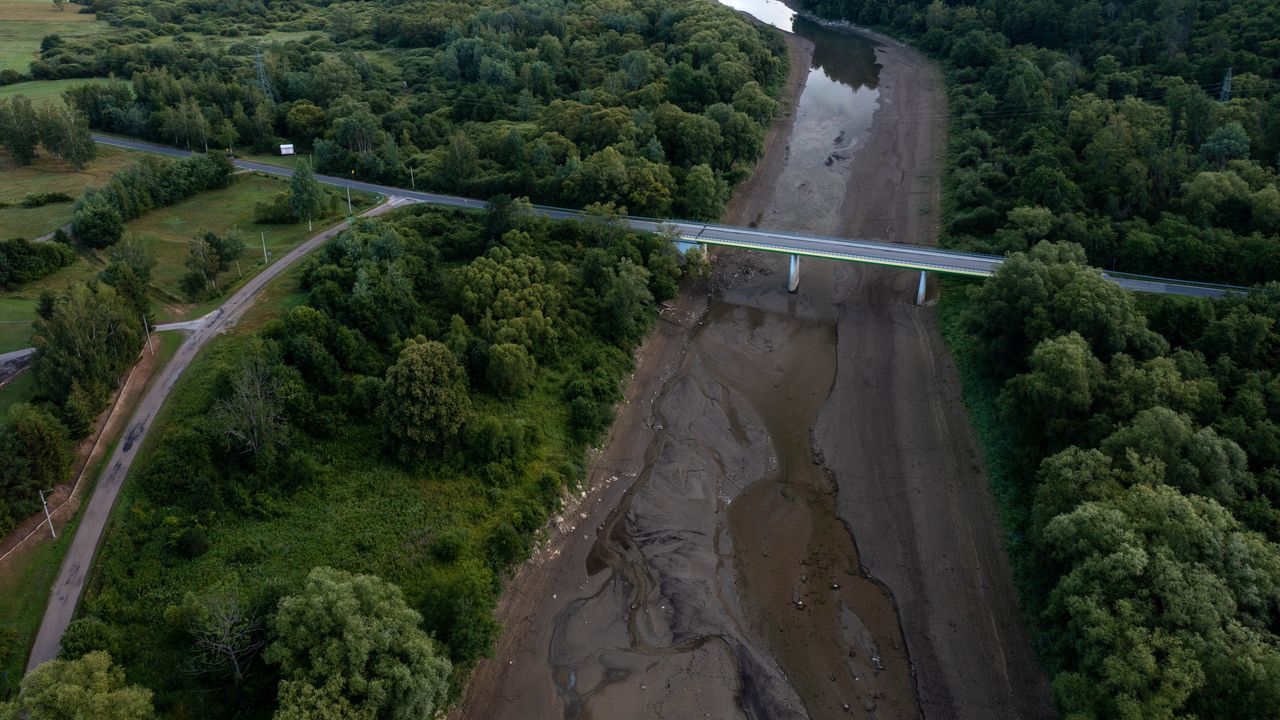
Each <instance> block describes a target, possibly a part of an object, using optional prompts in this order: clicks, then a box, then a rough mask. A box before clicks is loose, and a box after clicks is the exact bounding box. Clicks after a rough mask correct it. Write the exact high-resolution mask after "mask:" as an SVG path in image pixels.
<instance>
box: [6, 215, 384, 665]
mask: <svg viewBox="0 0 1280 720" xmlns="http://www.w3.org/2000/svg"><path fill="white" fill-rule="evenodd" d="M404 202H405V201H404V200H402V199H400V198H393V199H392V200H391V201H390V202H388V203H384V204H382V205H379V206H378V207H376V208H374V209H373V210H370V211H369V212H368V213H365V214H366V215H367V214H376V213H380V212H385V211H386V210H388V209H390V207H394V206H396V205H399V204H403V203H404ZM346 226H347V225H346V223H342V224H339V225H337V226H335V227H332V228H329V229H328V230H325V231H324V232H322V233H320V234H319V235H316V236H315V237H313V238H311V239H309V240H307V241H306V242H304V243H302V244H301V245H299V246H298V247H296V248H294V249H293V250H292V251H290V252H289V253H287V254H286V255H285V256H284V257H282V258H280V259H279V260H277V261H275V262H274V263H272V264H271V265H269V266H267V267H266V269H264V270H263V271H262V272H261V273H259V274H258V275H257V276H256V277H254V278H253V279H252V280H250V281H249V282H247V283H245V285H244V286H243V287H241V288H240V289H239V290H237V291H236V292H235V294H233V295H232V296H231V297H230V298H228V299H227V301H226V302H224V303H223V304H222V305H221V306H220V307H219V308H218V309H217V310H215V311H213V312H212V313H210V314H209V315H206V316H205V317H204V318H202V319H201V320H199V321H194V327H193V328H191V329H192V332H191V335H190V336H189V337H188V338H187V339H186V341H185V342H184V343H182V346H181V347H180V348H178V353H177V355H175V356H174V358H173V359H172V360H171V361H169V364H168V365H166V366H165V367H164V369H163V370H162V371H161V372H160V376H159V377H158V378H157V379H156V381H155V382H153V383H152V385H151V387H150V388H149V389H148V390H147V392H146V394H145V395H143V397H142V400H141V401H140V402H139V403H138V406H137V408H135V409H134V411H133V417H131V418H130V419H129V424H128V425H127V426H126V427H127V429H126V430H125V435H124V437H123V439H122V442H120V443H119V444H118V445H117V446H116V449H115V452H113V453H112V454H111V457H110V458H108V460H107V466H106V467H107V468H108V469H107V471H106V472H105V473H104V474H103V475H102V476H101V477H100V478H99V479H98V484H97V487H95V488H94V490H93V495H91V496H90V498H89V502H88V505H87V506H86V507H85V510H84V514H83V515H82V516H81V518H80V525H79V527H78V528H77V529H76V534H75V537H74V538H73V539H72V540H71V547H70V548H69V549H68V550H67V554H66V557H64V558H63V560H62V568H61V569H60V570H59V571H58V578H57V580H55V581H54V584H53V591H52V592H51V593H50V594H49V605H48V608H47V609H46V610H45V613H44V619H43V620H42V621H41V623H40V631H39V633H38V634H37V635H36V641H35V644H34V646H33V647H32V649H31V657H30V659H29V660H28V662H27V671H28V672H30V671H31V670H32V669H33V668H35V667H36V666H37V665H39V664H40V663H42V662H45V661H46V660H52V659H53V658H55V657H57V655H58V648H59V646H60V644H61V641H62V633H63V631H65V630H66V629H67V625H68V624H69V623H70V622H71V620H72V619H73V618H74V617H75V612H76V605H77V604H78V603H79V602H80V596H81V594H82V593H83V592H84V584H85V579H86V577H87V575H88V572H89V568H90V567H91V566H92V564H93V556H94V554H95V552H97V548H98V542H99V540H101V538H102V531H103V529H104V528H105V527H106V523H107V519H108V518H109V517H110V515H111V508H112V506H113V505H115V502H116V497H117V496H118V495H119V493H120V487H121V485H122V484H123V483H124V479H125V477H126V476H127V475H128V474H129V469H130V468H131V467H132V466H133V460H134V457H135V456H136V455H137V452H138V448H139V447H140V446H141V445H142V443H143V441H144V440H145V439H146V437H147V432H148V431H149V430H150V429H151V422H152V421H153V420H154V419H155V416H156V413H157V412H159V410H160V406H161V405H163V404H164V401H165V398H167V397H168V396H169V391H170V390H172V389H173V386H174V383H176V382H177V381H178V377H179V376H180V375H182V371H183V370H186V368H187V366H188V365H189V364H191V360H192V358H194V357H195V356H196V354H197V353H198V352H200V349H201V348H202V347H204V345H205V343H207V342H208V341H209V340H210V338H212V337H214V336H215V335H217V334H218V333H220V332H222V331H223V330H225V329H227V328H228V327H230V326H231V325H232V324H234V323H235V322H236V320H238V319H239V318H240V316H241V315H242V314H243V313H244V311H245V309H247V308H248V307H249V305H250V304H251V301H252V299H253V297H254V295H256V294H257V293H258V292H259V291H260V290H262V288H263V287H264V286H266V284H267V283H268V282H270V281H271V279H272V278H274V277H276V276H277V275H279V274H280V273H281V272H283V271H284V270H285V269H287V268H288V267H289V266H290V265H292V264H293V263H294V262H295V261H297V260H298V259H299V258H301V257H303V256H304V255H306V254H307V253H309V252H311V251H312V250H314V249H316V248H317V247H319V246H320V245H321V244H323V243H324V242H325V241H326V240H328V239H329V238H332V237H333V236H334V235H337V234H338V233H339V232H341V231H342V230H343V229H344V228H345V227H346ZM179 325H185V323H179Z"/></svg>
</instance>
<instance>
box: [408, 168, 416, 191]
mask: <svg viewBox="0 0 1280 720" xmlns="http://www.w3.org/2000/svg"><path fill="white" fill-rule="evenodd" d="M409 187H410V188H412V189H414V190H417V189H418V184H417V183H416V182H414V181H413V166H412V165H410V166H409Z"/></svg>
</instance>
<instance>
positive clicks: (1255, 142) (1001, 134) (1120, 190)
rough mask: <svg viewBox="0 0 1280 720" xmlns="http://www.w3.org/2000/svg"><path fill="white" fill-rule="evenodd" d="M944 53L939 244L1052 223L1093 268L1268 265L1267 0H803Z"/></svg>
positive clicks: (1279, 117)
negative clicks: (945, 124) (947, 123)
mask: <svg viewBox="0 0 1280 720" xmlns="http://www.w3.org/2000/svg"><path fill="white" fill-rule="evenodd" d="M805 5H806V7H809V8H812V9H813V10H814V11H815V12H818V13H819V14H821V15H823V16H826V17H832V18H845V19H848V20H851V21H853V22H856V23H862V24H865V25H873V26H876V27H881V28H884V29H886V30H887V31H889V32H891V33H892V34H894V35H895V36H897V37H900V38H902V39H904V40H908V41H910V42H912V43H913V44H916V45H917V46H918V47H920V48H922V49H923V50H926V51H927V52H929V53H930V54H931V55H932V56H934V57H936V58H938V59H939V60H941V61H943V62H944V65H945V73H946V77H947V83H948V103H949V106H950V107H949V109H948V114H949V116H950V118H951V130H950V137H949V157H948V161H947V180H946V207H945V217H944V223H945V224H944V228H943V238H942V241H943V243H944V244H946V245H949V246H951V247H955V248H960V249H972V250H979V251H984V252H995V253H1001V254H1003V253H1007V252H1014V251H1018V250H1026V249H1027V248H1029V247H1030V246H1031V245H1033V244H1035V243H1037V242H1039V241H1041V240H1044V239H1050V238H1051V239H1056V240H1061V241H1067V242H1073V243H1076V244H1078V245H1080V246H1082V247H1084V249H1085V251H1086V253H1087V256H1088V260H1089V262H1090V264H1092V265H1095V266H1097V267H1101V268H1104V269H1107V270H1119V271H1127V272H1132V273H1141V274H1150V275H1160V276H1165V277H1179V278H1186V279H1192V280H1202V281H1217V282H1225V283H1234V284H1240V285H1253V284H1256V283H1261V282H1265V281H1267V280H1270V279H1273V278H1276V277H1280V185H1278V182H1277V177H1276V170H1277V163H1280V93H1277V92H1276V90H1277V81H1280V52H1277V43H1280V40H1278V39H1277V38H1276V28H1277V27H1280V4H1277V3H1275V2H1271V1H1269V0H1245V1H1243V2H1240V1H1235V0H1191V1H1189V2H1184V1H1182V0H1145V1H1143V2H1132V3H1102V2H1098V1H1097V0H1068V1H1066V2H1060V1H1056V0H1055V1H1049V0H1039V1H1035V2H1021V1H1014V0H976V1H974V0H968V1H963V2H960V1H956V2H942V1H941V0H937V1H934V2H925V1H924V0H910V1H908V2H899V1H898V0H806V2H805Z"/></svg>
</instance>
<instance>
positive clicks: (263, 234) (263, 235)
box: [258, 230, 270, 265]
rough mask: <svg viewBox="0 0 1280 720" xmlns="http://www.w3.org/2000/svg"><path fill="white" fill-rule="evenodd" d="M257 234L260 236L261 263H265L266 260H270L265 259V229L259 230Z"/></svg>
mask: <svg viewBox="0 0 1280 720" xmlns="http://www.w3.org/2000/svg"><path fill="white" fill-rule="evenodd" d="M258 235H260V236H261V237H262V264H263V265H266V264H267V263H268V262H270V261H269V260H267V233H266V232H265V231H262V230H259V231H258Z"/></svg>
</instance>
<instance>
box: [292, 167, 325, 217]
mask: <svg viewBox="0 0 1280 720" xmlns="http://www.w3.org/2000/svg"><path fill="white" fill-rule="evenodd" d="M323 200H324V190H323V189H322V188H321V187H320V183H319V182H318V181H317V180H316V175H315V173H313V172H311V165H310V164H309V163H305V162H302V163H298V166H297V167H296V168H294V170H293V177H291V178H289V207H291V208H293V214H294V216H295V217H297V218H298V219H299V220H301V219H302V218H306V219H307V230H312V229H313V228H312V226H311V220H312V218H314V217H315V216H316V215H319V214H320V210H321V208H322V207H323Z"/></svg>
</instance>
